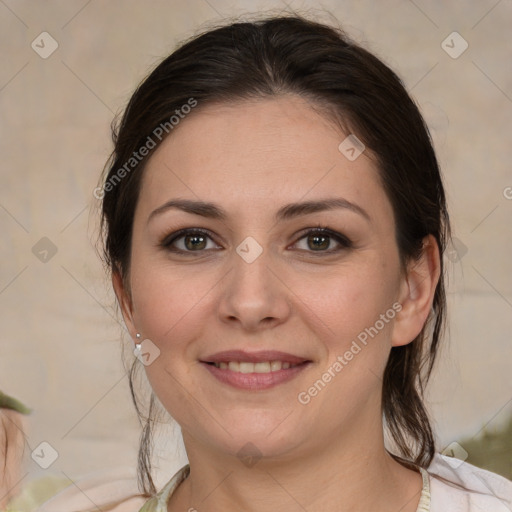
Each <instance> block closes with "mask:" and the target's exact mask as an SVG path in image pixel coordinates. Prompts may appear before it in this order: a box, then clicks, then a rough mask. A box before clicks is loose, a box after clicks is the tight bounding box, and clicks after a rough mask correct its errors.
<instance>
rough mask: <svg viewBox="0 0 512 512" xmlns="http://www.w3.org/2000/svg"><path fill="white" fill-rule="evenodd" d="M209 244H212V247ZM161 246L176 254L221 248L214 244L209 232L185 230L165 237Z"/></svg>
mask: <svg viewBox="0 0 512 512" xmlns="http://www.w3.org/2000/svg"><path fill="white" fill-rule="evenodd" d="M209 242H211V243H210V246H209ZM212 244H213V247H212ZM160 245H161V246H162V247H165V248H166V249H167V250H169V251H172V252H176V253H191V252H204V251H205V250H210V249H218V248H219V246H218V245H217V244H215V243H213V240H212V237H211V236H210V235H209V234H208V232H206V231H203V230H198V229H183V230H180V231H178V232H176V233H172V234H171V235H168V236H167V237H165V238H164V240H163V241H162V242H161V244H160Z"/></svg>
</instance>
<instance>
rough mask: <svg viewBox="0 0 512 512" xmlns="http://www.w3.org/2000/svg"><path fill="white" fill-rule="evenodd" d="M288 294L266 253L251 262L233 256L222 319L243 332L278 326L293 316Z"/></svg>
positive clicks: (220, 309) (220, 303)
mask: <svg viewBox="0 0 512 512" xmlns="http://www.w3.org/2000/svg"><path fill="white" fill-rule="evenodd" d="M249 261H250V260H249ZM274 266H275V265H274ZM289 293H290V292H289V290H288V289H287V287H286V286H285V284H284V283H283V281H282V279H280V277H279V275H278V270H277V269H275V268H273V265H272V261H271V258H270V257H269V255H268V254H267V253H266V252H265V251H263V253H262V254H260V255H259V256H258V257H257V258H256V259H255V260H254V261H252V262H248V261H246V260H245V259H244V258H243V257H241V256H240V255H239V254H237V253H234V254H233V268H232V269H231V271H230V272H229V273H228V274H227V276H226V281H224V286H223V288H222V296H221V299H220V301H219V309H218V312H219V315H220V319H221V321H222V322H224V323H229V324H230V325H231V326H236V327H237V328H239V329H241V330H244V331H253V332H256V331H260V330H263V329H267V328H270V327H275V326H277V325H280V324H282V323H283V322H285V321H286V319H287V318H288V317H289V316H290V310H291V307H290V304H291V302H290V300H289V295H288V294H289Z"/></svg>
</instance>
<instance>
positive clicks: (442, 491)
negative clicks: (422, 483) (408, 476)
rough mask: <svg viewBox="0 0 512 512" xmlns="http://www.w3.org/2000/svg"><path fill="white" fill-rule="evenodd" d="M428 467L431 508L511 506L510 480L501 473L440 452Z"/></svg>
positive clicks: (505, 511)
mask: <svg viewBox="0 0 512 512" xmlns="http://www.w3.org/2000/svg"><path fill="white" fill-rule="evenodd" d="M427 471H428V473H429V475H430V477H431V478H430V494H431V512H444V511H445V510H450V511H451V512H473V511H475V512H476V511H480V510H485V511H492V512H510V511H511V510H512V482H511V481H510V480H508V479H506V478H505V477H503V476H500V475H498V474H496V473H492V472H491V471H487V470H485V469H481V468H478V467H476V466H473V465H472V464H469V463H467V462H462V461H460V460H458V459H454V458H451V457H446V456H444V455H440V454H436V455H435V457H434V460H433V461H432V464H431V465H430V466H429V467H428V468H427Z"/></svg>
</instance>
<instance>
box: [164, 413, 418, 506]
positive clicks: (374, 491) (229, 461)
mask: <svg viewBox="0 0 512 512" xmlns="http://www.w3.org/2000/svg"><path fill="white" fill-rule="evenodd" d="M369 425H372V423H369ZM379 434H380V435H379ZM311 437H314V436H311ZM183 440H184V443H185V447H186V449H187V455H188V459H189V463H190V475H189V477H188V478H187V479H186V480H185V481H184V482H183V483H182V484H181V485H180V486H179V487H178V489H177V490H176V492H175V493H174V495H173V497H172V501H171V502H170V503H169V509H168V510H169V512H173V511H174V510H194V509H195V510H199V511H201V512H220V511H223V512H231V511H239V510H245V511H250V512H266V511H268V510H272V509H276V510H280V511H283V512H284V511H295V510H297V511H300V510H308V512H320V511H322V512H331V511H333V512H334V511H336V512H348V511H350V512H359V511H361V512H362V511H365V512H366V511H368V510H375V511H379V512H388V511H389V512H391V511H393V512H396V511H398V510H399V511H400V512H415V511H416V508H417V505H418V502H419V498H420V494H421V487H422V482H421V475H420V474H419V473H418V472H416V471H413V470H410V469H407V468H405V467H404V466H402V465H401V464H400V463H398V462H397V461H395V460H394V459H393V458H392V457H391V456H390V455H389V454H388V452H387V451H386V449H385V447H384V440H383V436H382V423H380V428H379V422H377V423H373V426H370V427H368V428H367V429H366V431H364V430H362V429H361V428H359V429H358V430H357V432H356V431H355V430H354V433H353V435H350V433H348V432H347V433H343V434H341V433H339V432H338V433H333V436H332V438H331V439H329V440H326V439H317V440H312V441H311V442H310V444H309V446H308V447H307V449H306V448H304V446H301V447H300V449H299V448H297V449H296V450H290V451H289V452H288V453H287V454H285V455H281V456H279V457H266V456H263V457H262V458H260V459H258V460H257V462H255V463H254V464H253V465H249V464H247V465H246V464H244V463H243V462H242V461H241V459H240V458H239V457H237V456H236V455H227V454H226V452H219V451H214V450H212V449H211V447H209V446H208V447H207V446H205V445H203V444H201V443H200V442H199V441H198V440H197V439H194V438H192V436H190V435H189V434H188V433H187V432H186V431H184V432H183ZM369 440H373V442H369ZM326 441H327V442H326ZM292 452H293V456H292V455H291V453H292ZM299 452H300V453H299ZM253 462H254V461H253Z"/></svg>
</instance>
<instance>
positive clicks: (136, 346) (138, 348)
mask: <svg viewBox="0 0 512 512" xmlns="http://www.w3.org/2000/svg"><path fill="white" fill-rule="evenodd" d="M135 337H136V338H137V341H139V340H140V338H141V336H140V334H139V333H137V334H136V335H135ZM141 346H142V343H135V348H136V349H137V350H138V351H139V352H140V349H141Z"/></svg>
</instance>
